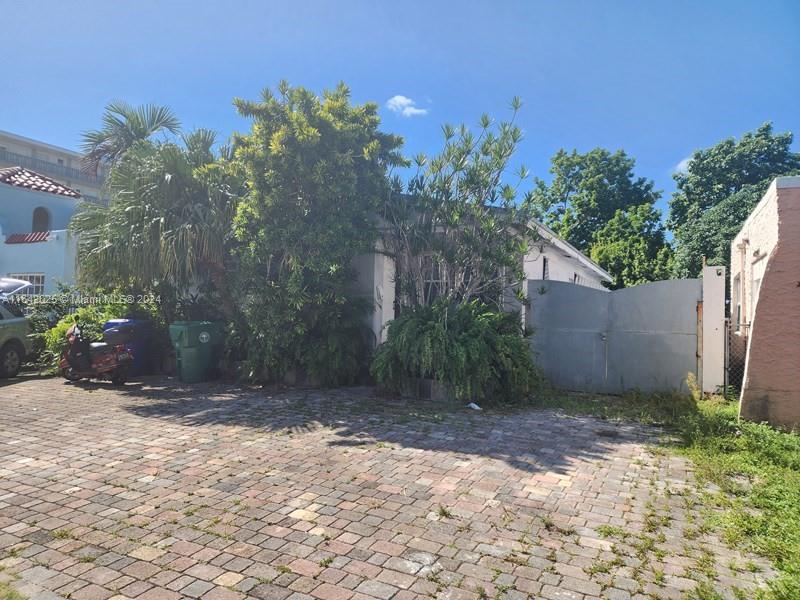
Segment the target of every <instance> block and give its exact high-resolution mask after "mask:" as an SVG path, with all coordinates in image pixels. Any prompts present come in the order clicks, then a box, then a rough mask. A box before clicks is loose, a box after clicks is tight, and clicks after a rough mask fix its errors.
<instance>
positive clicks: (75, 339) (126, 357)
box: [58, 323, 133, 385]
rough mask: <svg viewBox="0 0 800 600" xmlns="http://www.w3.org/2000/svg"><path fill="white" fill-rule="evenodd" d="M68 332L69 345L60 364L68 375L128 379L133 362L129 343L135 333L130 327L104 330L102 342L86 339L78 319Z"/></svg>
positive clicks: (73, 378) (72, 377) (118, 381)
mask: <svg viewBox="0 0 800 600" xmlns="http://www.w3.org/2000/svg"><path fill="white" fill-rule="evenodd" d="M66 335H67V349H66V350H65V351H64V353H63V354H62V355H61V361H60V362H59V365H58V366H59V368H60V369H61V374H62V375H63V377H64V378H65V379H67V380H69V381H78V380H79V379H107V380H110V381H111V382H112V383H113V384H114V385H123V384H124V383H125V382H126V381H127V379H128V369H129V367H130V365H131V363H133V354H132V353H131V352H130V350H129V348H128V347H127V346H126V344H127V343H128V342H129V341H130V340H131V338H132V336H133V330H132V328H131V327H128V326H120V327H112V328H111V329H107V330H105V331H104V332H103V340H104V341H102V342H90V341H88V340H86V339H85V338H84V337H83V333H82V331H81V328H80V325H79V324H78V323H75V324H74V325H73V326H72V327H70V328H69V329H68V330H67V334H66Z"/></svg>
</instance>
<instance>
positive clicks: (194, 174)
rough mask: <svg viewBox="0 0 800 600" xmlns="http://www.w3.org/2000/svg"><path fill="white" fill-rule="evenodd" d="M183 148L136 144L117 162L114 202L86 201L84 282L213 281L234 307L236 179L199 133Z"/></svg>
mask: <svg viewBox="0 0 800 600" xmlns="http://www.w3.org/2000/svg"><path fill="white" fill-rule="evenodd" d="M182 139H183V145H178V144H175V143H171V142H164V143H153V142H150V141H137V142H135V143H134V144H133V145H132V146H131V147H130V148H129V149H128V150H127V151H126V152H125V153H124V154H123V155H121V156H120V157H119V158H118V159H117V162H116V163H115V164H114V166H112V168H111V170H110V172H109V174H108V180H107V187H108V190H109V193H110V195H111V198H110V202H109V204H108V206H100V205H96V204H90V203H85V204H83V205H82V206H81V208H80V209H79V211H78V212H77V213H76V214H75V216H74V217H73V219H72V222H71V224H70V227H71V229H72V231H73V232H74V233H76V234H77V235H78V257H79V264H80V266H81V268H80V271H79V275H80V279H81V282H82V283H83V284H84V285H86V286H88V287H90V288H95V287H101V288H110V287H118V286H119V287H123V288H125V289H131V288H132V289H135V290H141V291H152V290H154V289H156V288H158V287H159V286H160V287H162V288H163V287H164V286H167V287H169V288H170V289H171V290H174V291H176V292H186V291H187V290H188V289H189V288H190V287H191V286H195V285H197V284H200V283H202V282H204V281H207V280H208V279H209V278H210V280H211V283H213V284H214V285H215V287H216V289H217V290H218V291H219V292H220V293H221V294H222V295H223V298H222V299H223V308H224V309H225V310H226V312H228V313H229V314H230V313H232V312H233V303H232V301H231V299H230V296H229V294H228V292H227V285H226V284H225V278H226V272H227V270H228V269H227V267H226V263H227V261H228V254H229V247H230V243H231V240H232V238H233V236H232V223H233V217H234V213H235V208H236V202H237V199H238V193H239V187H240V186H239V183H238V180H237V179H236V178H235V177H233V176H232V175H231V174H230V172H229V171H230V169H229V168H227V166H226V165H225V164H224V163H223V162H217V161H216V157H215V156H214V154H213V152H212V147H213V144H214V135H213V133H212V132H210V131H208V130H198V131H195V132H193V133H191V134H188V135H186V136H184V137H183V138H182Z"/></svg>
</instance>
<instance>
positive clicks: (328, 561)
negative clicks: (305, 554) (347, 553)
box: [319, 556, 333, 568]
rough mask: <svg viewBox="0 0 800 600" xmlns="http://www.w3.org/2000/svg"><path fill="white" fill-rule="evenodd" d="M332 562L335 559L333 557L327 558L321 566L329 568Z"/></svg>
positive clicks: (320, 562) (321, 562) (320, 563)
mask: <svg viewBox="0 0 800 600" xmlns="http://www.w3.org/2000/svg"><path fill="white" fill-rule="evenodd" d="M332 562H333V557H332V556H326V557H325V558H323V559H322V560H321V561H319V566H320V567H323V568H325V567H329V566H330V565H331V563H332Z"/></svg>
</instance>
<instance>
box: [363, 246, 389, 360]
mask: <svg viewBox="0 0 800 600" xmlns="http://www.w3.org/2000/svg"><path fill="white" fill-rule="evenodd" d="M353 269H354V271H355V275H356V279H355V282H354V283H353V290H354V291H355V293H356V294H357V295H358V296H361V297H363V298H366V299H367V300H368V301H369V302H370V303H371V304H372V310H371V311H370V312H369V313H368V314H367V315H366V316H365V319H366V321H367V324H368V325H369V328H370V330H371V331H372V334H373V337H374V340H373V341H374V343H375V345H376V346H377V345H378V344H381V343H383V342H384V341H386V326H387V325H388V324H389V321H391V320H392V319H393V318H394V296H395V293H394V291H395V282H394V261H393V260H392V259H391V258H389V257H388V256H385V255H384V254H382V253H381V247H380V243H379V246H378V248H377V249H376V251H375V252H372V253H370V254H362V255H360V256H357V257H356V258H355V259H354V260H353Z"/></svg>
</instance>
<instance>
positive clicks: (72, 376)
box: [61, 367, 81, 381]
mask: <svg viewBox="0 0 800 600" xmlns="http://www.w3.org/2000/svg"><path fill="white" fill-rule="evenodd" d="M61 375H62V377H64V379H66V380H67V381H78V380H79V379H80V378H81V377H80V375H77V374H76V373H75V371H73V370H72V367H67V368H66V369H61Z"/></svg>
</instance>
